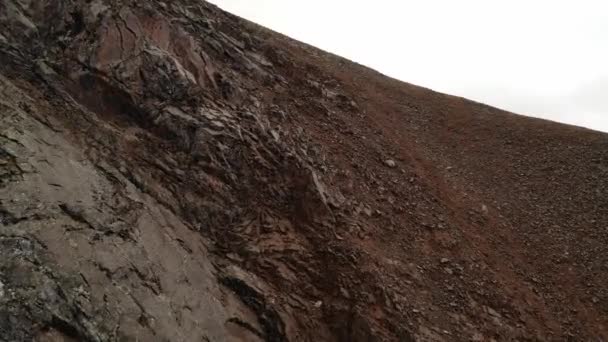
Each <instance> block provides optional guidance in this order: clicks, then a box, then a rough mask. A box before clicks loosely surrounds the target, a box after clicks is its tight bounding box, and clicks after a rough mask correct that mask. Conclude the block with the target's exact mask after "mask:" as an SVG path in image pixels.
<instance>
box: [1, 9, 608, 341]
mask: <svg viewBox="0 0 608 342" xmlns="http://www.w3.org/2000/svg"><path fill="white" fill-rule="evenodd" d="M311 20H312V18H311ZM446 58H449V56H446ZM607 229H608V135H606V134H602V133H598V132H594V131H590V130H586V129H582V128H577V127H571V126H566V125H561V124H556V123H552V122H548V121H543V120H537V119H532V118H527V117H523V116H518V115H515V114H511V113H507V112H503V111H500V110H498V109H494V108H491V107H489V106H485V105H482V104H479V103H475V102H471V101H468V100H465V99H462V98H457V97H452V96H447V95H443V94H439V93H435V92H433V91H430V90H427V89H423V88H420V87H416V86H413V85H410V84H406V83H402V82H399V81H396V80H393V79H390V78H387V77H386V76H383V75H381V74H379V73H377V72H375V71H372V70H369V69H367V68H364V67H362V66H360V65H356V64H354V63H352V62H349V61H347V60H344V59H342V58H339V57H336V56H333V55H330V54H328V53H325V52H323V51H320V50H317V49H315V48H312V47H310V46H307V45H304V44H301V43H298V42H296V41H293V40H290V39H289V38H287V37H284V36H281V35H279V34H276V33H273V32H271V31H269V30H267V29H264V28H262V27H259V26H257V25H255V24H252V23H250V22H247V21H244V20H242V19H240V18H237V17H235V16H233V15H230V14H228V13H225V12H223V11H221V10H219V9H218V8H216V7H215V6H212V5H210V4H207V3H205V2H202V1H193V0H182V1H166V2H161V1H128V0H123V1H118V0H94V1H85V0H63V1H60V0H46V1H28V0H0V340H1V341H11V342H12V341H46V342H49V341H54V342H58V341H62V342H67V341H91V342H92V341H95V342H97V341H354V342H362V341H565V340H570V341H605V340H606V339H608V287H607V286H606V284H608V231H607Z"/></svg>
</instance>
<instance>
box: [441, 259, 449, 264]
mask: <svg viewBox="0 0 608 342" xmlns="http://www.w3.org/2000/svg"><path fill="white" fill-rule="evenodd" d="M448 262H450V259H448V258H441V263H442V264H447V263H448Z"/></svg>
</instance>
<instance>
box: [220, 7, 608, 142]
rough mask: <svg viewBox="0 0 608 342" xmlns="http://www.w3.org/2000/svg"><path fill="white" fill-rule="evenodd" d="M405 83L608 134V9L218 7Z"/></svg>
mask: <svg viewBox="0 0 608 342" xmlns="http://www.w3.org/2000/svg"><path fill="white" fill-rule="evenodd" d="M211 2H213V3H215V4H217V5H218V6H220V7H221V8H223V9H225V10H227V11H229V12H232V13H235V14H237V15H239V16H242V17H244V18H247V19H249V20H251V21H254V22H257V23H259V24H261V25H263V26H266V27H269V28H271V29H273V30H275V31H279V32H281V33H284V34H286V35H288V36H290V37H292V38H295V39H298V40H301V41H304V42H306V43H309V44H311V45H314V46H317V47H319V48H322V49H324V50H327V51H331V52H333V53H336V54H338V55H341V56H344V57H346V58H349V59H351V60H354V61H357V62H359V63H361V64H364V65H367V66H370V67H372V68H374V69H376V70H378V71H380V72H382V73H384V74H387V75H390V76H392V77H395V78H398V79H400V80H403V81H406V82H410V83H414V84H418V85H421V86H425V87H428V88H432V89H434V90H437V91H441V92H445V93H449V94H453V95H459V96H464V97H467V98H470V99H474V100H477V101H480V102H484V103H487V104H490V105H493V106H496V107H500V108H504V109H507V110H510V111H513V112H516V113H520V114H525V115H530V116H537V117H542V118H547V119H551V120H555V121H561V122H566V123H570V124H575V125H579V126H585V127H589V128H593V129H596V130H601V131H605V132H608V1H606V0H597V1H592V0H576V1H575V0H568V1H560V0H510V1H498V0H460V1H453V0H444V1H440V0H416V1H414V0H374V1H369V0H367V1H364V0H360V1H358V0H306V1H304V0H212V1H211Z"/></svg>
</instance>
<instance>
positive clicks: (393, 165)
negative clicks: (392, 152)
mask: <svg viewBox="0 0 608 342" xmlns="http://www.w3.org/2000/svg"><path fill="white" fill-rule="evenodd" d="M384 164H385V165H386V166H388V167H397V163H395V161H394V160H392V159H387V160H385V161H384Z"/></svg>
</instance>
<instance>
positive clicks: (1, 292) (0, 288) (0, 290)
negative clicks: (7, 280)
mask: <svg viewBox="0 0 608 342" xmlns="http://www.w3.org/2000/svg"><path fill="white" fill-rule="evenodd" d="M2 297H4V283H3V282H2V281H0V299H2Z"/></svg>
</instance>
